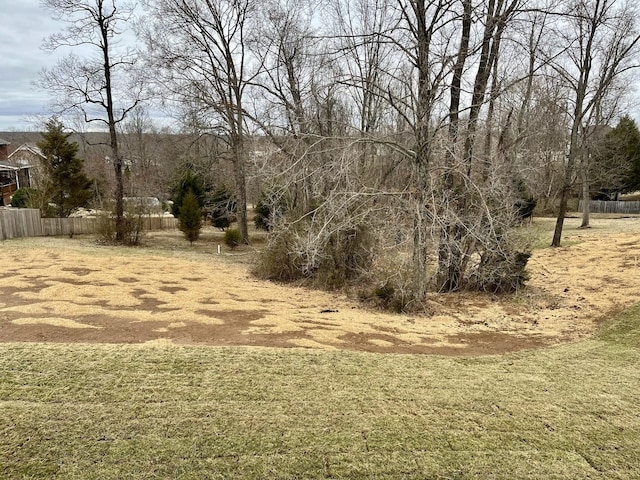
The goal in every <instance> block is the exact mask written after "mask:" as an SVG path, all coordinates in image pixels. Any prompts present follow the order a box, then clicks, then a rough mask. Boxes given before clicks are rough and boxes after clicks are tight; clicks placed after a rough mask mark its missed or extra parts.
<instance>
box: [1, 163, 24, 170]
mask: <svg viewBox="0 0 640 480" xmlns="http://www.w3.org/2000/svg"><path fill="white" fill-rule="evenodd" d="M20 168H21V167H15V166H13V165H9V164H8V163H4V162H0V171H2V170H5V171H6V170H11V171H15V170H20Z"/></svg>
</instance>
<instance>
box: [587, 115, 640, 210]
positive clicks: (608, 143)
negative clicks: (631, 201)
mask: <svg viewBox="0 0 640 480" xmlns="http://www.w3.org/2000/svg"><path fill="white" fill-rule="evenodd" d="M594 151H595V166H596V167H597V169H598V171H599V172H601V173H600V177H601V178H600V179H599V181H596V182H595V185H594V186H595V187H596V188H597V190H599V192H598V193H597V194H596V195H595V198H598V196H599V195H600V196H602V197H603V198H609V197H610V196H612V194H613V193H617V192H621V193H626V192H634V191H637V190H640V131H639V130H638V127H637V125H636V122H635V121H633V119H631V118H630V117H629V116H624V117H622V118H621V119H620V121H619V122H618V125H616V127H615V128H613V129H612V130H611V131H609V132H608V133H607V134H606V135H605V136H604V138H603V139H602V140H601V141H600V142H598V144H596V146H595V148H594Z"/></svg>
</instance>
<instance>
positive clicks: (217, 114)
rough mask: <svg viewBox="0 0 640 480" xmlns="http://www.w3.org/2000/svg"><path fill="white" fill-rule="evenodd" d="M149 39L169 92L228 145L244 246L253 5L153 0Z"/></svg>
mask: <svg viewBox="0 0 640 480" xmlns="http://www.w3.org/2000/svg"><path fill="white" fill-rule="evenodd" d="M146 4H147V6H148V8H149V11H150V15H151V22H150V23H149V25H148V27H147V28H146V32H145V38H146V40H147V44H148V46H149V51H150V52H151V55H152V60H153V62H154V64H155V66H156V67H157V69H158V70H157V71H158V72H159V78H158V79H159V81H160V83H161V85H162V87H163V88H164V89H165V90H164V91H165V92H168V93H169V94H170V95H171V96H172V97H173V98H174V99H175V100H177V101H179V102H182V103H183V105H190V106H191V107H192V109H193V115H195V116H196V117H197V118H198V119H199V123H200V124H201V125H206V126H207V127H208V128H209V131H210V132H212V133H214V134H216V135H218V136H220V137H221V138H222V139H224V140H225V141H226V143H227V145H228V154H229V157H228V158H229V160H230V161H231V163H232V164H233V171H234V180H235V193H236V196H237V199H238V211H237V216H238V225H239V230H240V234H241V236H242V242H243V243H247V242H248V241H249V234H248V226H247V187H246V165H247V158H248V147H249V145H248V141H247V125H246V121H247V116H246V110H245V99H246V91H247V88H248V87H249V86H250V84H251V80H252V77H253V75H254V74H253V73H252V72H251V65H250V64H251V62H250V56H249V51H248V43H249V36H248V31H249V27H250V22H251V20H252V15H253V14H254V9H255V6H254V2H253V0H222V1H218V2H212V1H209V0H149V1H148V2H146Z"/></svg>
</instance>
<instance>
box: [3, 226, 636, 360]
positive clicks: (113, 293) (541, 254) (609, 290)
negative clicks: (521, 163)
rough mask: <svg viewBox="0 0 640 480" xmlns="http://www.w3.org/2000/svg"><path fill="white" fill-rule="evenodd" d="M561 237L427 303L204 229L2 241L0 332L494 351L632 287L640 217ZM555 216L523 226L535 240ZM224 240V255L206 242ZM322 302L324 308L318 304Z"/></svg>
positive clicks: (590, 314) (605, 306)
mask: <svg viewBox="0 0 640 480" xmlns="http://www.w3.org/2000/svg"><path fill="white" fill-rule="evenodd" d="M593 224H594V228H592V229H588V230H579V229H578V228H577V226H578V219H572V218H569V219H567V222H566V227H565V244H567V245H570V246H567V247H562V248H559V249H551V248H541V249H537V250H536V251H535V252H534V255H533V256H532V258H531V260H530V264H529V270H530V271H531V281H530V282H529V286H528V288H526V289H525V290H523V291H522V292H520V293H519V294H518V295H515V296H504V297H491V296H487V295H481V294H469V293H460V294H446V295H433V296H431V297H430V300H429V302H428V314H425V315H422V316H418V315H411V316H408V315H396V314H388V313H382V312H377V311H372V310H369V309H366V308H363V306H362V305H361V304H359V303H357V302H356V301H353V300H351V299H349V298H347V297H346V296H345V295H341V294H332V293H327V292H319V291H313V290H309V289H306V288H302V287H295V286H291V285H278V284H273V283H271V282H265V281H261V280H257V279H256V278H254V277H253V276H252V275H251V273H250V265H251V259H252V255H253V252H254V249H255V248H259V247H260V242H259V241H258V242H256V244H257V247H256V244H254V246H253V247H252V248H249V247H242V248H239V249H237V250H236V251H234V252H231V251H230V250H228V249H227V248H226V247H225V246H224V245H223V244H222V233H221V232H217V231H213V230H208V231H206V232H205V234H204V236H203V240H202V241H200V242H197V243H196V244H195V245H194V246H193V247H190V246H189V245H188V244H187V243H186V242H185V241H184V240H183V239H182V238H181V234H180V232H177V231H176V232H160V233H153V234H150V235H149V237H148V238H147V240H146V242H147V246H146V247H144V248H132V249H121V248H112V247H99V246H96V244H95V243H94V242H93V241H92V240H91V239H89V238H80V239H73V240H69V239H66V238H39V239H28V240H15V241H8V242H4V243H3V245H2V249H0V261H2V263H3V264H4V265H6V266H7V267H6V268H5V270H4V275H3V276H2V277H1V278H0V291H2V292H3V293H4V294H3V295H2V296H0V326H1V328H2V332H3V335H2V340H3V341H12V340H18V341H33V340H46V341H57V342H68V341H72V342H107V343H140V342H165V343H166V342H170V343H177V344H178V343H180V344H209V345H264V346H284V347H306V348H320V349H350V350H367V351H377V352H404V353H443V354H479V353H499V352H504V351H512V350H518V349H522V348H530V347H537V346H542V345H548V344H553V343H558V342H566V341H572V340H576V339H579V338H584V337H586V336H589V335H591V334H592V332H593V331H594V329H595V328H596V326H597V325H598V322H599V321H600V320H601V319H602V318H604V317H606V316H607V315H609V314H611V313H612V312H615V311H619V310H621V309H623V308H625V307H626V306H628V305H630V304H632V303H633V302H635V301H636V299H637V298H639V297H640V269H638V268H637V267H638V262H639V258H638V248H637V246H638V245H639V244H640V219H638V218H631V219H621V218H611V217H610V216H609V217H599V218H596V219H594V221H593ZM552 227H553V220H552V219H540V218H539V219H536V220H535V223H534V225H533V226H532V227H529V228H530V229H531V232H532V235H536V236H538V237H539V238H541V241H540V243H541V244H546V243H547V242H546V241H545V240H546V237H547V236H548V237H549V239H550V231H551V229H552ZM218 245H221V254H220V255H218V254H217V246H218ZM326 310H332V311H331V312H323V311H326Z"/></svg>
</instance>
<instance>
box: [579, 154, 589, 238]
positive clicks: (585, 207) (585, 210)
mask: <svg viewBox="0 0 640 480" xmlns="http://www.w3.org/2000/svg"><path fill="white" fill-rule="evenodd" d="M588 172H589V169H588V166H587V165H583V167H582V170H581V172H580V176H581V177H582V224H581V225H580V228H590V225H589V213H590V208H589V201H590V200H591V195H590V194H589V173H588Z"/></svg>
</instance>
